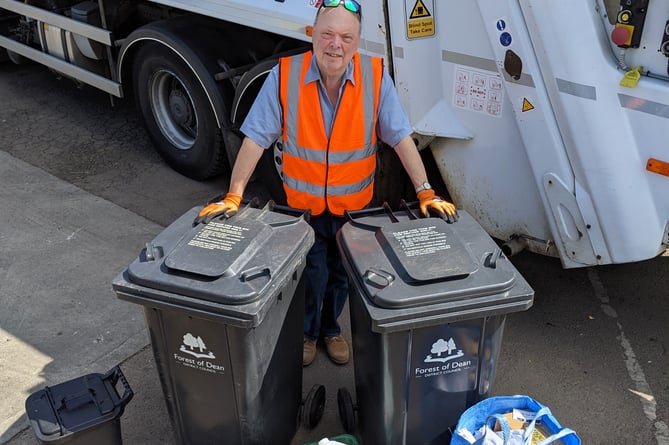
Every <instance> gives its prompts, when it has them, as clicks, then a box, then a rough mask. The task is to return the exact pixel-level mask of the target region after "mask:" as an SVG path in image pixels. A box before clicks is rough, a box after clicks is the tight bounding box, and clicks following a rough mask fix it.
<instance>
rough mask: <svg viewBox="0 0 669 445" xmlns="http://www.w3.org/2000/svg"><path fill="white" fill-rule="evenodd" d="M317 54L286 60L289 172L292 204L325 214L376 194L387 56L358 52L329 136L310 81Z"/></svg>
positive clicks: (283, 82) (358, 205)
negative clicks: (379, 118)
mask: <svg viewBox="0 0 669 445" xmlns="http://www.w3.org/2000/svg"><path fill="white" fill-rule="evenodd" d="M311 57H312V53H311V52H308V53H305V54H300V55H298V56H294V57H290V58H285V59H281V60H280V62H279V63H280V70H279V73H280V74H279V79H280V80H279V82H280V100H281V105H282V107H283V111H284V121H283V143H284V147H283V174H284V178H283V179H284V189H285V190H286V197H287V199H288V205H290V206H291V207H294V208H299V209H310V210H311V212H312V214H313V215H319V214H321V213H323V212H324V211H325V210H326V209H327V210H329V211H330V212H331V213H332V214H335V215H343V214H344V211H346V210H359V209H362V208H364V207H365V206H366V205H367V204H369V202H370V201H371V199H372V195H373V193H374V173H375V170H376V142H377V139H376V115H377V109H378V102H379V97H378V96H379V91H380V88H381V77H382V75H383V64H382V61H381V59H379V58H372V57H368V56H364V55H361V54H359V53H356V54H355V55H354V57H353V64H354V68H353V77H354V80H355V85H353V84H351V83H350V82H347V84H346V85H345V86H344V90H343V92H342V96H341V99H340V102H339V106H338V108H337V110H336V113H335V116H334V120H333V126H332V132H331V134H330V138H329V140H328V138H327V132H326V131H325V127H324V123H323V117H322V112H321V105H320V99H319V95H318V82H310V83H308V84H306V85H305V84H304V78H305V76H306V73H307V72H308V70H309V66H310V64H311Z"/></svg>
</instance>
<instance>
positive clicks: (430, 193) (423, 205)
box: [417, 189, 458, 223]
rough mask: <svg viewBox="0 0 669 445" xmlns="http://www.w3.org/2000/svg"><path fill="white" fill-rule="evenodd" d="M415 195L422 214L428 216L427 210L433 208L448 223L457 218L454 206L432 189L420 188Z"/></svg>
mask: <svg viewBox="0 0 669 445" xmlns="http://www.w3.org/2000/svg"><path fill="white" fill-rule="evenodd" d="M417 196H418V200H419V201H420V211H421V212H423V215H424V216H430V214H429V211H430V210H433V211H434V212H436V213H437V215H439V217H440V218H442V219H444V220H446V221H448V222H449V223H453V222H455V221H457V220H458V211H457V209H456V208H455V206H454V205H453V204H451V203H450V202H448V201H444V200H443V199H441V198H440V197H439V196H437V195H435V194H434V190H432V189H428V190H422V191H420V192H418V195H417Z"/></svg>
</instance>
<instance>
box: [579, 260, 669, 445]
mask: <svg viewBox="0 0 669 445" xmlns="http://www.w3.org/2000/svg"><path fill="white" fill-rule="evenodd" d="M588 279H589V280H590V284H591V285H592V288H593V289H594V291H595V296H596V297H597V299H598V300H599V301H601V303H602V304H601V306H600V307H601V308H602V312H604V313H605V314H606V315H608V316H609V317H611V318H618V313H617V312H616V311H615V309H613V307H611V305H610V304H609V303H610V299H609V296H608V293H607V292H606V288H605V287H604V285H603V284H602V281H601V280H600V279H599V274H598V273H597V271H596V270H595V268H594V267H590V268H588ZM616 324H617V325H618V330H619V331H620V336H619V337H618V340H619V341H620V346H621V347H622V348H623V352H624V353H625V357H626V358H625V366H626V367H627V373H628V374H629V376H630V379H632V382H634V386H635V388H634V389H630V390H629V391H630V392H631V393H632V394H635V395H637V396H638V397H639V400H641V405H642V407H643V412H644V414H646V417H647V418H648V420H650V421H651V422H655V423H654V425H655V440H657V444H658V445H669V427H667V424H666V423H665V422H663V421H661V420H657V402H656V400H655V396H654V395H653V392H652V391H651V389H650V385H649V384H648V381H647V380H646V374H644V372H643V368H641V364H639V361H638V360H637V359H636V354H635V353H634V350H633V349H632V345H631V343H630V342H629V340H628V339H627V337H625V332H624V331H623V326H622V325H621V324H620V323H616Z"/></svg>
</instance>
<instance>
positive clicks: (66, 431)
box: [26, 366, 133, 445]
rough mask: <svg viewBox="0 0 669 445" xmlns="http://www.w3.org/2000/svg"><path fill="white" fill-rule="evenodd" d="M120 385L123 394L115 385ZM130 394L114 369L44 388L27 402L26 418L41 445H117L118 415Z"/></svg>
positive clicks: (119, 373) (119, 436) (118, 435)
mask: <svg viewBox="0 0 669 445" xmlns="http://www.w3.org/2000/svg"><path fill="white" fill-rule="evenodd" d="M119 381H120V382H121V384H122V385H123V388H124V390H123V394H122V395H119V393H118V392H117V390H116V384H117V383H118V382H119ZM132 396H133V392H132V389H130V385H128V382H127V380H126V379H125V377H124V376H123V373H122V372H121V369H120V368H119V367H118V366H117V367H115V368H114V369H112V370H111V371H109V372H108V373H107V374H104V375H102V374H88V375H85V376H83V377H78V378H76V379H74V380H70V381H67V382H64V383H60V384H58V385H55V386H47V387H45V388H44V389H41V390H39V391H37V392H35V393H33V394H31V395H30V396H29V397H28V399H26V414H27V415H28V420H29V421H30V424H31V426H32V428H33V431H34V432H35V435H36V436H37V438H38V439H39V441H40V442H41V443H49V444H69V445H78V444H82V445H84V444H95V445H118V444H121V443H122V439H121V415H122V414H123V410H124V408H125V405H127V403H128V402H129V401H130V399H132Z"/></svg>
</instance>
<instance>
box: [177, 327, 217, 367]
mask: <svg viewBox="0 0 669 445" xmlns="http://www.w3.org/2000/svg"><path fill="white" fill-rule="evenodd" d="M179 350H180V351H181V352H184V353H186V354H190V355H192V356H193V357H197V358H209V359H212V360H213V359H215V358H216V356H215V355H214V353H213V352H211V351H207V345H205V344H204V341H203V340H202V337H200V336H199V335H198V336H197V337H195V336H194V335H193V334H191V333H190V332H189V333H187V334H186V335H184V339H183V344H182V345H181V348H180V349H179ZM205 351H206V352H205Z"/></svg>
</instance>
